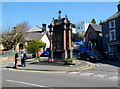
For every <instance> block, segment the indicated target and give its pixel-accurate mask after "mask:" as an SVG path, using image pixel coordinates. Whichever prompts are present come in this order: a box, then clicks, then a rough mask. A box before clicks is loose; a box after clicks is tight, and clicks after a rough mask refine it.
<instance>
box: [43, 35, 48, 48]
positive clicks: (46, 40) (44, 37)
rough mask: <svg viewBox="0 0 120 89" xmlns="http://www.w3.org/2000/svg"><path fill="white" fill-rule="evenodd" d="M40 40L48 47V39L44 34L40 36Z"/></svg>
mask: <svg viewBox="0 0 120 89" xmlns="http://www.w3.org/2000/svg"><path fill="white" fill-rule="evenodd" d="M41 41H42V42H45V43H46V48H50V41H49V39H48V37H47V35H46V34H45V35H44V36H43V37H42V38H41Z"/></svg>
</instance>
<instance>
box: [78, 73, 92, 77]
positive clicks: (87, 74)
mask: <svg viewBox="0 0 120 89" xmlns="http://www.w3.org/2000/svg"><path fill="white" fill-rule="evenodd" d="M80 75H85V76H91V75H93V73H83V74H80Z"/></svg>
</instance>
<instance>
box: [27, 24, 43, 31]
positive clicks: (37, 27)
mask: <svg viewBox="0 0 120 89" xmlns="http://www.w3.org/2000/svg"><path fill="white" fill-rule="evenodd" d="M27 32H42V28H40V27H39V26H37V25H36V26H34V27H33V28H31V29H30V30H28V31H27Z"/></svg>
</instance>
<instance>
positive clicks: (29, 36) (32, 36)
mask: <svg viewBox="0 0 120 89" xmlns="http://www.w3.org/2000/svg"><path fill="white" fill-rule="evenodd" d="M44 34H45V33H44ZM44 34H42V33H36V32H28V33H27V38H26V40H27V41H31V40H35V39H37V40H41V38H42V37H43V36H44Z"/></svg>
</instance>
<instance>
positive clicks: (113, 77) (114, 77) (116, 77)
mask: <svg viewBox="0 0 120 89" xmlns="http://www.w3.org/2000/svg"><path fill="white" fill-rule="evenodd" d="M109 79H118V76H112V77H109Z"/></svg>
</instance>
